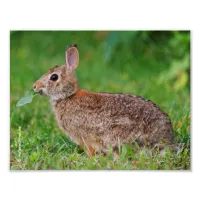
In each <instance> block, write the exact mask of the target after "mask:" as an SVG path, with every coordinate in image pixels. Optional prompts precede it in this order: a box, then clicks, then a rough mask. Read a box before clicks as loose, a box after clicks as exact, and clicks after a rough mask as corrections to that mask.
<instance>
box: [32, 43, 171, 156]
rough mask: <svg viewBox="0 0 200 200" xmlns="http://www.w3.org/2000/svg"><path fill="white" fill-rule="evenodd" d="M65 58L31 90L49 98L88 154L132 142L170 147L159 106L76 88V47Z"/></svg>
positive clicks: (126, 96) (63, 124)
mask: <svg viewBox="0 0 200 200" xmlns="http://www.w3.org/2000/svg"><path fill="white" fill-rule="evenodd" d="M65 59H66V61H65V64H64V65H62V66H55V67H53V68H52V69H50V70H49V71H48V72H47V73H46V74H44V75H43V76H42V77H41V78H40V79H39V80H38V81H36V82H35V84H34V85H33V88H34V91H35V92H39V93H40V94H41V95H45V96H48V97H49V98H50V99H51V102H52V106H53V110H54V113H55V116H56V119H57V122H58V124H59V126H60V127H61V128H62V129H64V131H65V133H66V134H67V135H68V136H69V137H70V138H71V140H72V141H73V142H75V143H76V144H78V145H80V146H81V147H82V148H86V149H87V153H88V155H93V154H94V152H103V153H106V152H108V150H109V148H110V147H113V149H114V150H117V149H118V145H119V143H120V145H123V144H131V143H133V142H134V141H135V142H137V143H138V144H139V145H140V146H148V147H153V146H155V145H157V144H163V145H171V144H172V138H173V129H172V124H171V121H170V119H169V117H168V115H167V114H166V113H164V112H163V111H161V110H160V109H159V107H158V106H156V105H155V104H154V103H152V102H151V101H149V100H145V99H143V98H142V97H139V96H135V95H130V94H110V93H95V92H90V91H86V90H81V89H79V87H78V81H77V78H76V76H75V68H76V67H77V66H78V64H79V53H78V49H77V45H69V46H68V47H67V50H66V54H65Z"/></svg>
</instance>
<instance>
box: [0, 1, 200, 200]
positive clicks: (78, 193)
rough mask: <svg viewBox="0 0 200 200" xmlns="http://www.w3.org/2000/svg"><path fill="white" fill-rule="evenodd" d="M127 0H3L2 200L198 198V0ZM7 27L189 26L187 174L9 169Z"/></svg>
mask: <svg viewBox="0 0 200 200" xmlns="http://www.w3.org/2000/svg"><path fill="white" fill-rule="evenodd" d="M127 2H128V1H126V0H124V1H122V2H120V3H117V1H105V0H102V1H98V2H96V1H92V0H90V1H88V0H85V1H79V2H78V1H76V0H74V1H66V0H65V1H53V3H52V2H51V1H38V0H35V1H33V2H29V1H21V0H18V1H8V0H7V1H4V5H1V6H0V7H1V12H0V15H1V16H0V17H1V20H2V21H3V20H4V21H3V22H2V23H1V28H3V30H2V29H1V31H0V41H1V43H0V49H1V52H0V53H1V54H0V55H1V91H2V90H3V93H1V98H0V99H1V103H0V106H1V107H0V111H1V112H0V113H1V115H0V116H1V119H0V122H1V131H0V132H1V134H0V135H1V139H0V142H1V144H0V153H1V157H0V159H1V161H0V163H1V164H0V173H1V176H0V177H1V178H0V184H1V185H0V190H1V191H0V198H1V197H4V198H1V199H20V200H22V199H34V200H35V199H60V198H65V197H66V199H128V198H135V199H151V198H152V199H198V197H199V196H200V195H199V191H198V188H199V185H198V184H197V180H199V179H200V177H199V169H200V161H199V160H200V159H199V155H198V154H199V152H200V151H199V146H200V145H199V141H200V138H199V135H200V134H199V132H200V131H199V126H198V121H199V119H198V118H199V113H198V112H200V109H199V105H200V99H199V95H198V94H199V92H198V91H199V88H198V87H199V85H200V84H199V80H200V79H199V74H200V73H198V72H199V68H200V64H199V52H200V50H199V46H200V40H199V38H200V32H199V30H197V28H196V27H198V23H195V22H196V20H197V15H198V12H197V11H198V10H197V8H198V4H197V3H198V1H184V0H182V1H178V0H177V1H172V0H168V1H165V2H163V1H155V0H153V1H143V0H142V1H138V2H136V1H129V4H128V3H127ZM1 4H2V3H1ZM195 4H196V5H195ZM58 6H59V7H58ZM195 25H196V26H195ZM10 29H26V30H27V29H29V30H31V29H42V30H44V29H50V30H57V29H71V30H76V29H82V30H85V29H91V30H93V29H98V30H100V29H103V30H107V29H115V30H123V29H134V30H138V29H139V30H149V29H150V30H151V29H157V30H159V29H164V30H168V29H169V30H172V29H192V51H191V52H192V62H191V63H192V68H191V71H192V98H191V100H192V117H191V118H192V121H193V123H192V172H141V171H140V172H139V171H137V172H130V171H129V172H102V171H101V172H91V171H90V172H89V171H88V172H80V171H79V172H73V171H71V172H69V171H68V172H64V171H63V172H10V171H9V153H8V152H9V120H8V119H9V100H8V99H9V45H8V44H9V30H10ZM2 70H3V71H2ZM195 89H196V90H195ZM195 91H196V93H195ZM193 197H194V198H193Z"/></svg>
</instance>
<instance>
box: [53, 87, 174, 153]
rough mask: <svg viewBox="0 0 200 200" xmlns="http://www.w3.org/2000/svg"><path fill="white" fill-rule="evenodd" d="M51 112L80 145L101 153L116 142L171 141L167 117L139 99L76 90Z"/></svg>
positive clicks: (146, 143)
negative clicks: (53, 112) (90, 147)
mask: <svg viewBox="0 0 200 200" xmlns="http://www.w3.org/2000/svg"><path fill="white" fill-rule="evenodd" d="M54 110H55V114H56V118H57V121H58V123H59V125H60V127H62V128H63V129H64V130H65V131H66V132H67V134H68V135H69V136H70V137H71V139H72V140H73V141H74V142H76V143H77V144H79V145H81V146H84V145H85V143H86V144H89V145H91V146H92V147H93V148H95V149H96V150H102V149H105V148H108V147H109V146H110V145H112V146H113V147H117V146H118V144H119V142H120V144H130V143H132V142H134V141H136V142H137V143H138V144H139V145H146V146H153V145H155V144H157V143H165V144H171V142H172V137H173V129H172V125H171V121H170V119H169V117H168V116H167V114H166V113H164V112H162V111H161V110H160V109H159V108H158V107H157V106H156V105H155V104H154V103H152V102H151V101H148V100H145V99H143V98H142V97H138V96H134V95H129V94H110V93H92V92H88V91H85V90H79V91H78V92H77V93H76V94H75V95H73V96H72V97H70V98H68V99H65V100H61V101H59V102H57V103H55V104H54Z"/></svg>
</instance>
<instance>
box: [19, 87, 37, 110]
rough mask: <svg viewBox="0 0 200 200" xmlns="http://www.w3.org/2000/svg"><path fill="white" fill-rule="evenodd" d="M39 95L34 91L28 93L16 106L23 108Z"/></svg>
mask: <svg viewBox="0 0 200 200" xmlns="http://www.w3.org/2000/svg"><path fill="white" fill-rule="evenodd" d="M37 95H38V93H35V92H34V91H33V90H32V89H31V90H28V91H26V93H25V96H24V97H22V98H21V99H20V100H19V101H18V102H17V104H16V106H17V107H20V106H23V105H25V104H27V103H31V102H32V100H33V98H34V97H35V96H37Z"/></svg>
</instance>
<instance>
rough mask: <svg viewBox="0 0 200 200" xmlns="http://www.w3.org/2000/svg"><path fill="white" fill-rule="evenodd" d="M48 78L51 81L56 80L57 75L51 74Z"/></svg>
mask: <svg viewBox="0 0 200 200" xmlns="http://www.w3.org/2000/svg"><path fill="white" fill-rule="evenodd" d="M50 80H52V81H56V80H58V75H57V74H52V75H51V77H50Z"/></svg>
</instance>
